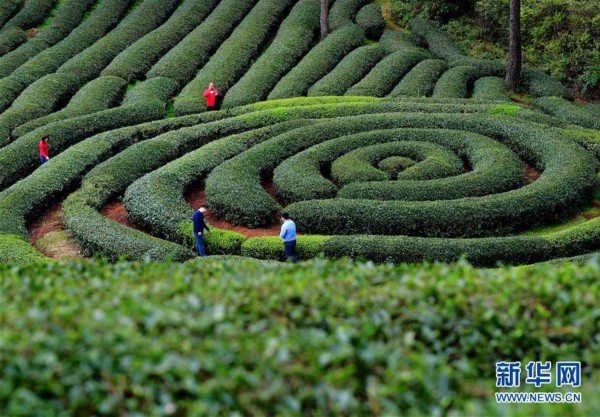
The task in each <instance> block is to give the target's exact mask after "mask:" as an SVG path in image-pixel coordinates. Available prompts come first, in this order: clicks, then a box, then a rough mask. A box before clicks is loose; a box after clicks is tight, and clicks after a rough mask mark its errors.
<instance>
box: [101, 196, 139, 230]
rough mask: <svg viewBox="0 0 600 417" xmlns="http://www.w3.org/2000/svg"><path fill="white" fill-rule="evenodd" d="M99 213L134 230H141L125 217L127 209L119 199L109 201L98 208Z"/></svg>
mask: <svg viewBox="0 0 600 417" xmlns="http://www.w3.org/2000/svg"><path fill="white" fill-rule="evenodd" d="M100 214H102V215H103V216H105V217H108V218H109V219H111V220H114V221H116V222H118V223H121V224H122V225H124V226H127V227H130V228H132V229H135V230H141V229H140V228H139V227H137V226H136V225H135V224H133V223H131V222H130V221H129V219H128V218H127V210H125V205H124V204H123V201H121V200H115V201H111V202H110V203H108V204H107V205H105V206H104V207H102V209H101V210H100Z"/></svg>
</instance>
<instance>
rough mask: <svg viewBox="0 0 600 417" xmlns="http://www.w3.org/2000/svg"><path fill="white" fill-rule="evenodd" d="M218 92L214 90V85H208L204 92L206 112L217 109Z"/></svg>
mask: <svg viewBox="0 0 600 417" xmlns="http://www.w3.org/2000/svg"><path fill="white" fill-rule="evenodd" d="M218 95H219V90H217V89H216V88H215V83H210V84H209V85H208V89H207V90H204V97H205V98H206V110H207V111H212V110H216V109H217V96H218Z"/></svg>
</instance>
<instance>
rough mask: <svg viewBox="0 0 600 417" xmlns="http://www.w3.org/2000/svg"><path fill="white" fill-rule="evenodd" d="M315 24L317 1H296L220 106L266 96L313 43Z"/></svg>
mask: <svg viewBox="0 0 600 417" xmlns="http://www.w3.org/2000/svg"><path fill="white" fill-rule="evenodd" d="M318 28H319V2H318V1H316V0H301V1H299V2H298V3H296V5H295V6H294V8H293V9H292V10H291V12H290V14H289V16H288V17H287V18H286V19H285V20H284V21H283V23H282V24H281V26H280V27H279V30H278V31H277V34H276V35H275V39H273V42H271V44H270V45H269V47H268V48H267V50H266V51H265V52H263V53H262V54H261V55H260V57H259V58H258V59H257V60H256V62H255V63H254V64H253V65H252V67H250V69H249V70H248V71H247V72H246V74H244V76H243V77H242V78H241V79H240V80H239V81H238V82H237V83H236V84H235V85H233V86H232V87H231V89H229V91H228V92H227V95H226V96H225V98H224V100H223V107H224V108H231V107H237V106H242V105H245V104H250V103H254V102H257V101H261V100H264V99H266V98H267V96H268V94H269V92H270V91H271V90H272V89H273V87H275V85H276V84H277V82H278V81H279V80H280V79H281V78H282V77H283V76H284V75H285V74H286V73H287V72H288V71H289V70H291V69H292V68H293V67H294V66H295V65H296V64H297V63H298V62H299V61H300V60H301V59H302V57H303V56H304V55H306V53H307V52H308V51H309V50H310V48H311V47H312V46H313V44H314V42H315V34H316V31H317V29H318Z"/></svg>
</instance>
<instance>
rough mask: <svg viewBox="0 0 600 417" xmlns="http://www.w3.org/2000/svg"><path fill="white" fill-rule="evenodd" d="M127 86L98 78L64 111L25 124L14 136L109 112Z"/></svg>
mask: <svg viewBox="0 0 600 417" xmlns="http://www.w3.org/2000/svg"><path fill="white" fill-rule="evenodd" d="M126 85H127V82H126V81H125V80H124V79H122V78H118V77H111V76H108V77H99V78H96V79H95V80H93V81H90V82H89V83H87V84H86V85H84V86H83V87H82V88H81V89H80V90H79V91H78V92H77V93H76V94H75V95H74V96H73V98H72V99H71V100H70V101H69V104H68V105H67V106H66V107H65V108H64V109H63V110H60V111H57V112H55V113H52V114H49V115H47V116H43V117H40V118H38V119H34V120H31V121H30V122H27V123H24V124H22V125H21V126H19V127H17V128H16V129H14V130H13V135H14V136H15V137H21V136H23V135H24V134H26V133H29V132H31V131H32V130H35V129H37V128H39V127H42V126H45V125H48V124H50V123H53V122H57V121H59V120H65V119H70V118H73V117H77V116H83V115H86V114H91V113H96V112H99V111H102V110H107V109H109V108H111V107H113V106H114V105H116V104H117V103H119V102H120V101H121V99H122V97H123V92H124V90H125V86H126Z"/></svg>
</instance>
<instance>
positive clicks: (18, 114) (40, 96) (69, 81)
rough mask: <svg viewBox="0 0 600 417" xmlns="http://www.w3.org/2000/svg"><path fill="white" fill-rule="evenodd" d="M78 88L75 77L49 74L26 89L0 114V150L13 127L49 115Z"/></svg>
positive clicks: (8, 140)
mask: <svg viewBox="0 0 600 417" xmlns="http://www.w3.org/2000/svg"><path fill="white" fill-rule="evenodd" d="M78 88H79V82H78V79H77V77H74V76H72V75H69V74H49V75H46V76H45V77H42V78H40V79H39V80H37V81H36V82H34V83H33V84H31V85H30V86H29V87H27V88H26V89H25V91H23V93H22V94H21V95H20V96H19V97H18V98H17V99H16V100H15V101H14V102H13V104H12V106H11V107H10V108H9V109H8V110H6V111H5V112H3V113H2V114H0V148H1V147H3V146H6V145H7V144H8V143H10V142H11V141H12V135H11V133H12V130H13V129H14V128H15V127H17V126H19V125H21V124H23V123H26V122H29V121H30V120H33V119H37V118H38V117H41V116H45V115H47V114H48V113H51V112H52V110H54V109H56V108H57V107H59V106H60V105H61V104H62V103H64V102H65V101H67V100H68V99H70V98H71V96H72V95H73V94H74V93H75V91H77V89H78Z"/></svg>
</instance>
